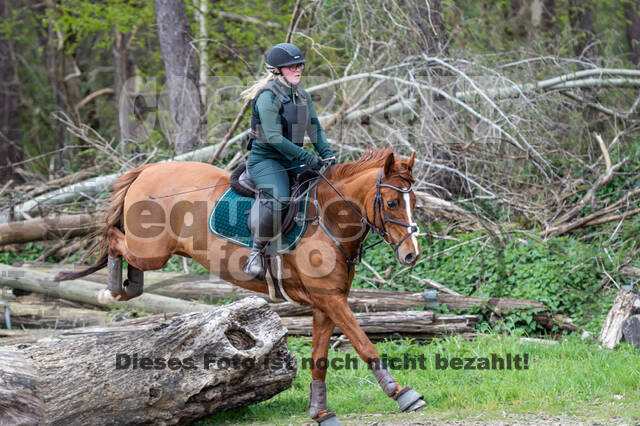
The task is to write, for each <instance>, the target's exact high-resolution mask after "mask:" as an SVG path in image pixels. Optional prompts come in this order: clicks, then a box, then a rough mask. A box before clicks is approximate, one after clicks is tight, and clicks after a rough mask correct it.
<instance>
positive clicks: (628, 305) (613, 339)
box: [598, 290, 640, 349]
mask: <svg viewBox="0 0 640 426" xmlns="http://www.w3.org/2000/svg"><path fill="white" fill-rule="evenodd" d="M639 299H640V297H639V296H638V295H637V294H635V293H634V292H632V291H628V290H620V292H619V293H618V295H617V296H616V299H615V300H614V302H613V306H612V307H611V310H610V311H609V314H607V319H606V320H605V321H604V324H603V325H602V330H601V331H600V336H599V337H598V340H600V342H601V343H602V345H603V346H604V347H606V348H609V349H613V348H614V347H615V346H616V345H617V344H618V343H619V342H620V339H621V338H622V326H623V324H624V322H625V321H626V319H627V318H629V316H630V315H631V314H632V312H633V311H634V309H637V308H636V305H637V304H638V301H639Z"/></svg>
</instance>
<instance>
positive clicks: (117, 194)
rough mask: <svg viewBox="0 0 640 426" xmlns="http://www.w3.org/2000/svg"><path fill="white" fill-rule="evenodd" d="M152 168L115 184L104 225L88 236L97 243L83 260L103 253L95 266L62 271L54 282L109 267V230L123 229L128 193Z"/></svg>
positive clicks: (134, 170)
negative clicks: (113, 227) (97, 253)
mask: <svg viewBox="0 0 640 426" xmlns="http://www.w3.org/2000/svg"><path fill="white" fill-rule="evenodd" d="M150 166H153V164H145V165H144V166H140V167H137V168H135V169H133V170H131V171H129V172H127V173H125V174H124V175H122V176H120V177H119V178H118V179H116V180H115V182H114V183H113V191H112V192H111V196H110V198H109V207H107V210H106V211H105V221H104V224H103V225H102V226H101V227H100V228H99V229H98V230H97V231H95V232H93V233H91V234H90V235H89V236H87V239H89V240H91V241H95V243H94V245H93V246H92V247H91V249H89V251H88V252H87V253H86V254H85V255H84V257H83V260H84V259H86V258H87V257H89V256H91V255H92V254H93V253H95V252H96V250H98V249H100V250H101V251H100V255H99V256H98V260H96V261H95V263H94V264H93V265H91V266H89V267H88V268H85V269H82V270H80V271H62V272H60V273H58V275H56V276H55V277H54V278H53V280H54V281H66V280H75V279H77V278H81V277H84V276H86V275H89V274H93V273H94V272H96V271H98V270H100V269H102V268H104V267H105V266H107V259H108V248H109V240H108V238H107V233H108V232H109V228H111V227H112V226H118V227H122V226H123V225H124V223H123V221H122V218H123V210H124V198H125V196H126V195H127V191H129V187H130V186H131V184H132V183H133V181H135V180H136V179H137V178H138V176H140V173H142V171H143V170H144V169H146V168H147V167H150Z"/></svg>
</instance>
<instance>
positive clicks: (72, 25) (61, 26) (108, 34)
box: [42, 0, 155, 53]
mask: <svg viewBox="0 0 640 426" xmlns="http://www.w3.org/2000/svg"><path fill="white" fill-rule="evenodd" d="M42 22H43V24H44V25H45V26H46V25H48V24H51V25H52V26H53V28H54V29H55V30H56V31H60V32H61V33H62V34H64V37H65V39H64V48H65V52H66V53H73V52H74V50H75V49H76V47H78V44H79V43H81V42H82V41H83V40H86V39H88V38H92V37H95V35H99V36H100V38H99V39H98V40H97V42H96V43H95V44H94V45H93V47H94V48H96V49H105V48H106V49H109V48H110V47H111V44H112V43H113V41H114V38H115V36H116V34H119V33H129V32H131V31H133V30H134V29H135V28H140V27H141V26H149V25H152V24H153V23H154V22H155V15H154V11H153V7H152V4H151V3H150V2H148V3H147V2H141V3H137V2H131V1H129V0H107V1H101V2H93V1H87V0H65V1H64V2H60V3H59V4H58V5H57V7H56V8H55V9H47V15H46V17H45V18H44V19H43V21H42Z"/></svg>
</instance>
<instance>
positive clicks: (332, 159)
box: [324, 157, 336, 169]
mask: <svg viewBox="0 0 640 426" xmlns="http://www.w3.org/2000/svg"><path fill="white" fill-rule="evenodd" d="M324 164H325V165H326V166H327V169H328V168H329V167H331V166H333V165H334V164H336V159H335V157H334V158H331V159H329V160H324Z"/></svg>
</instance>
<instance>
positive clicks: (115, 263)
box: [107, 255, 122, 297]
mask: <svg viewBox="0 0 640 426" xmlns="http://www.w3.org/2000/svg"><path fill="white" fill-rule="evenodd" d="M107 291H111V292H113V293H115V296H116V297H117V296H120V295H122V257H121V256H120V257H114V256H111V255H110V256H109V257H108V258H107Z"/></svg>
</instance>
